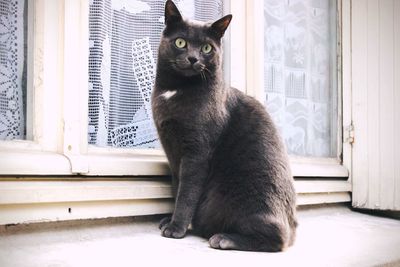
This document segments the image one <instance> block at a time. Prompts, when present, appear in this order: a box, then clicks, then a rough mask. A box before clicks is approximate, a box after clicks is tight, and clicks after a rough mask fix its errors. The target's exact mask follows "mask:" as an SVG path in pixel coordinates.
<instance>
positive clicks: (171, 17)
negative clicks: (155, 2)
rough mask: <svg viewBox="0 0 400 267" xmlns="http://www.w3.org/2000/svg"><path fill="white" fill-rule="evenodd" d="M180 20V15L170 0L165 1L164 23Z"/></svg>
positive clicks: (168, 23)
mask: <svg viewBox="0 0 400 267" xmlns="http://www.w3.org/2000/svg"><path fill="white" fill-rule="evenodd" d="M180 21H182V15H181V13H180V12H179V10H178V8H177V7H176V5H175V4H174V2H172V1H171V0H167V2H166V3H165V25H170V24H172V23H176V22H180Z"/></svg>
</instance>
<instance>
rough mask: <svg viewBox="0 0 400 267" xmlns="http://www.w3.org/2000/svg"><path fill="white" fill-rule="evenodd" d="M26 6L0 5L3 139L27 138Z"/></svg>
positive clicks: (17, 0)
mask: <svg viewBox="0 0 400 267" xmlns="http://www.w3.org/2000/svg"><path fill="white" fill-rule="evenodd" d="M26 6H27V3H26V2H24V1H21V0H2V1H1V2H0V140H13V139H25V136H26V133H25V131H26V123H25V117H26V116H25V110H26V68H27V66H26V61H27V60H26V55H27V53H26V49H27V43H26V40H27V38H26V34H27V31H26V28H27V19H26V18H27V12H26V10H25V7H26Z"/></svg>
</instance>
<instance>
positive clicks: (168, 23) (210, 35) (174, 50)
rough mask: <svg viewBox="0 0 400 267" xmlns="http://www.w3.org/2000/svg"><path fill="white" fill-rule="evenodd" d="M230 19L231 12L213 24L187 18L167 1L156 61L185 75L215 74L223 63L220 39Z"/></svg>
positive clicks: (169, 0)
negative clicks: (163, 27)
mask: <svg viewBox="0 0 400 267" xmlns="http://www.w3.org/2000/svg"><path fill="white" fill-rule="evenodd" d="M231 19H232V15H227V16H225V17H223V18H221V19H219V20H217V21H215V22H213V23H203V22H197V21H190V20H186V19H184V18H183V17H182V15H181V14H180V12H179V10H178V8H177V7H176V6H175V4H174V3H173V2H172V1H171V0H168V1H167V2H166V4H165V29H164V31H163V34H162V37H161V42H160V48H159V59H158V60H159V61H160V60H161V61H162V62H163V64H164V66H168V67H169V68H170V70H172V71H174V72H176V73H177V74H179V75H182V76H186V77H190V76H195V75H200V74H202V73H205V72H208V73H214V72H215V71H216V70H217V69H219V68H220V67H221V65H222V47H221V39H222V37H223V35H224V33H225V30H226V29H227V27H228V26H229V23H230V21H231Z"/></svg>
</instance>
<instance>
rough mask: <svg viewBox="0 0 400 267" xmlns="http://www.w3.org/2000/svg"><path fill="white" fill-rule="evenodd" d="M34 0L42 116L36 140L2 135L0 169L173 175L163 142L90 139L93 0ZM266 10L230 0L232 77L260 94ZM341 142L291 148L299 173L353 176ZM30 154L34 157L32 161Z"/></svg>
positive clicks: (35, 104) (35, 126) (35, 74)
mask: <svg viewBox="0 0 400 267" xmlns="http://www.w3.org/2000/svg"><path fill="white" fill-rule="evenodd" d="M342 1H343V2H344V3H346V8H348V9H349V10H350V8H349V7H347V6H349V5H350V4H349V2H350V0H338V9H337V13H338V24H339V29H338V43H339V51H341V49H342V46H341V45H340V44H341V36H342V27H340V25H341V24H342V20H343V21H344V20H347V21H349V20H350V12H349V10H348V11H346V14H344V13H343V12H342ZM33 2H34V19H33V21H34V32H35V34H34V37H33V38H32V37H31V39H33V60H32V61H31V62H30V63H29V65H30V66H31V68H30V69H31V70H32V69H33V71H32V78H31V80H29V77H28V81H31V84H32V88H33V90H32V91H33V93H32V108H31V110H32V111H33V112H32V114H34V116H33V117H31V118H30V119H29V121H28V123H30V122H32V140H31V141H29V140H23V141H20V140H15V141H0V156H1V158H6V159H7V160H6V163H7V164H1V166H0V175H11V174H15V175H23V174H33V175H75V174H79V175H86V176H105V175H107V176H121V175H134V176H136V175H168V174H169V168H168V163H167V160H166V157H165V154H164V153H163V152H162V151H160V150H150V149H121V148H111V147H106V148H102V147H96V146H94V145H89V144H88V141H87V120H88V107H87V100H88V71H87V70H88V60H82V59H83V58H88V47H89V39H88V36H89V32H88V31H89V29H88V21H89V0H68V1H66V0H56V1H54V0H32V1H29V3H33ZM263 10H264V9H263V1H225V5H224V12H225V13H228V12H229V13H233V14H234V19H233V21H232V25H231V26H230V29H229V31H228V32H227V33H226V37H225V47H226V48H225V60H226V61H225V64H226V68H225V69H226V72H225V77H226V79H227V80H228V81H229V82H230V83H231V85H232V86H234V87H237V88H238V89H241V90H242V91H244V92H246V93H247V94H249V95H251V96H254V97H255V98H257V99H260V97H261V90H262V89H263V88H264V87H263V79H264V77H263V75H264V74H263V71H262V70H263V57H262V56H261V55H260V54H259V53H257V55H256V54H255V53H254V51H262V52H263V51H264V50H263V35H262V34H259V33H260V32H261V33H262V32H263V29H262V27H263ZM31 16H32V15H31ZM31 21H32V20H31ZM343 31H344V30H343ZM346 31H347V30H346ZM345 33H346V34H348V32H345ZM348 38H350V37H349V36H348ZM243 48H245V49H243ZM260 48H261V49H260ZM60 51H61V52H60ZM262 52H261V53H262ZM338 58H339V60H338V66H339V67H338V77H339V78H340V77H342V74H341V72H342V68H341V64H344V63H342V62H341V54H340V53H338ZM32 65H33V66H34V68H33V66H32ZM28 68H29V67H28ZM342 81H343V82H346V81H344V80H338V96H339V99H340V101H338V111H339V114H338V121H339V123H340V125H338V126H339V127H338V129H342V127H341V125H342V120H343V124H344V125H347V123H348V117H345V114H343V113H341V107H342V106H341V105H342V98H341V96H342V87H341V86H340V85H341V82H342ZM54 88H57V89H58V90H54ZM255 88H260V90H255ZM29 91H31V90H29ZM344 92H346V93H347V90H344ZM77 98H78V99H79V101H78V102H77V101H76V99H77ZM54 99H56V101H55V100H54ZM343 99H344V98H343ZM60 107H61V109H60ZM28 108H29V107H28ZM28 110H29V109H28ZM344 111H346V110H343V112H344ZM54 113H55V114H54ZM28 123H27V125H28ZM341 132H342V131H340V130H338V133H341ZM337 143H338V151H339V150H340V149H339V148H341V147H342V146H343V150H342V154H338V156H337V157H336V158H303V157H295V156H290V162H291V166H292V171H293V175H294V176H297V177H348V175H349V169H348V168H347V166H350V165H347V164H349V161H348V160H347V159H348V158H349V152H350V150H349V149H348V148H346V145H345V144H344V142H343V138H342V136H341V134H338V140H337ZM339 152H340V151H339ZM342 157H343V161H342V160H341V158H342ZM27 161H29V162H33V164H29V166H28V165H26V164H25V163H26V162H27ZM49 162H51V163H50V164H49ZM343 163H345V164H346V166H344V165H343ZM6 165H7V166H6Z"/></svg>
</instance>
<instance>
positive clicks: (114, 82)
mask: <svg viewBox="0 0 400 267" xmlns="http://www.w3.org/2000/svg"><path fill="white" fill-rule="evenodd" d="M174 2H175V3H176V4H177V5H178V7H179V9H180V10H181V12H182V13H183V15H185V16H186V17H191V18H194V19H197V20H206V21H207V20H214V19H217V18H219V17H220V16H222V10H223V6H222V0H221V1H213V0H202V1H201V0H180V1H179V0H175V1H174ZM164 5H165V1H164V0H157V1H154V0H142V1H139V0H92V1H90V15H89V32H90V33H89V34H90V35H89V39H90V40H89V41H90V47H89V103H88V104H89V132H88V137H89V143H90V144H94V145H98V146H115V147H140V148H157V147H159V143H158V140H157V133H156V130H155V128H154V126H153V121H152V118H151V109H150V94H151V90H152V88H153V82H154V78H155V62H156V60H157V49H158V44H159V39H160V35H161V31H162V29H163V28H164V17H163V15H164Z"/></svg>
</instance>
